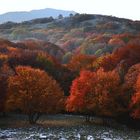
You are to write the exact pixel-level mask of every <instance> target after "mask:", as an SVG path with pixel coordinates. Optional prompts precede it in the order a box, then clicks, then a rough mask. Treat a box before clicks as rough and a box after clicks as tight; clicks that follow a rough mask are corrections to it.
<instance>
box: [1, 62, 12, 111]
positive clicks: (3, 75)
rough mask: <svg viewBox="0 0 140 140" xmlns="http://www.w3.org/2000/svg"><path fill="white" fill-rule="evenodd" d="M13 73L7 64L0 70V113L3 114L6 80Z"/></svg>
mask: <svg viewBox="0 0 140 140" xmlns="http://www.w3.org/2000/svg"><path fill="white" fill-rule="evenodd" d="M13 74H14V72H13V71H12V70H11V69H10V67H9V66H8V65H7V64H4V65H3V66H2V67H1V68H0V112H3V113H4V112H5V102H6V95H7V86H8V78H9V76H11V75H13Z"/></svg>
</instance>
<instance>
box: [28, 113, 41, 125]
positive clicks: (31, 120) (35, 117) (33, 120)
mask: <svg viewBox="0 0 140 140" xmlns="http://www.w3.org/2000/svg"><path fill="white" fill-rule="evenodd" d="M40 116H41V114H40V113H31V114H28V119H29V123H30V124H36V122H37V121H38V119H39V117H40Z"/></svg>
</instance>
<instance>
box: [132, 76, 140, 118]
mask: <svg viewBox="0 0 140 140" xmlns="http://www.w3.org/2000/svg"><path fill="white" fill-rule="evenodd" d="M135 90H136V93H135V94H134V95H133V96H132V99H131V103H130V109H131V114H130V115H131V116H132V117H133V118H134V119H140V74H139V76H138V79H137V82H136V86H135Z"/></svg>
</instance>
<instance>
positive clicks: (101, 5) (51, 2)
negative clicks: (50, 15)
mask: <svg viewBox="0 0 140 140" xmlns="http://www.w3.org/2000/svg"><path fill="white" fill-rule="evenodd" d="M43 8H56V9H62V10H74V11H76V12H80V13H92V14H104V15H112V16H117V17H124V18H129V19H134V20H140V0H0V14H2V13H6V12H11V11H30V10H33V9H43Z"/></svg>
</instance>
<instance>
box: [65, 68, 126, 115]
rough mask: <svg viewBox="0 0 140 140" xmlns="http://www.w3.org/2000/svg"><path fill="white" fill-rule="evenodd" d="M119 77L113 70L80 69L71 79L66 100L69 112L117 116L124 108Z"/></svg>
mask: <svg viewBox="0 0 140 140" xmlns="http://www.w3.org/2000/svg"><path fill="white" fill-rule="evenodd" d="M119 83H120V79H119V75H118V74H117V73H116V72H115V71H109V72H104V70H103V69H102V68H101V69H99V70H98V71H97V72H90V71H82V72H81V73H80V77H78V78H77V79H75V80H74V81H73V84H72V87H71V94H70V96H69V97H68V99H67V101H66V109H67V110H68V111H70V112H81V113H87V114H95V115H103V116H117V115H120V114H121V113H122V112H123V111H125V110H124V107H123V101H122V99H121V92H120V89H121V88H120V85H119Z"/></svg>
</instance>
